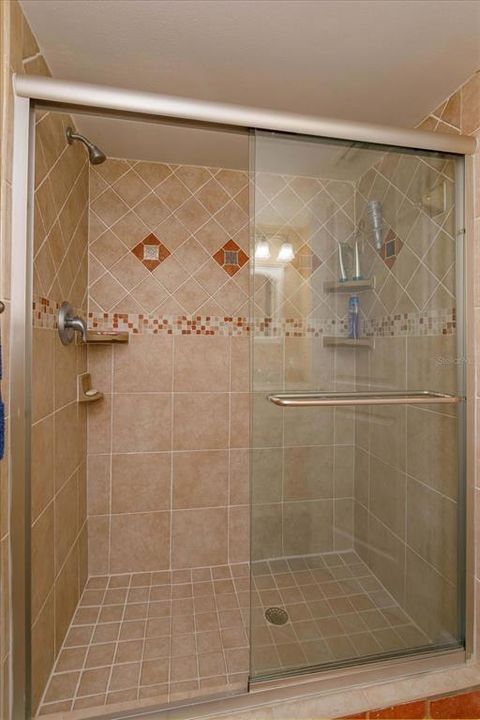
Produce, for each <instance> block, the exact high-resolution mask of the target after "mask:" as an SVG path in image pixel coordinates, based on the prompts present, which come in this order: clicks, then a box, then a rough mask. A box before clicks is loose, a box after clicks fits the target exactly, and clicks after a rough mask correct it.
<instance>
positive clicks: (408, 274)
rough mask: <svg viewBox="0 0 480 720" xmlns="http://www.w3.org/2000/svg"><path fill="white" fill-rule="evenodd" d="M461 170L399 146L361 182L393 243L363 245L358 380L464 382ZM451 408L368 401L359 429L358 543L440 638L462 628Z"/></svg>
mask: <svg viewBox="0 0 480 720" xmlns="http://www.w3.org/2000/svg"><path fill="white" fill-rule="evenodd" d="M453 177H454V163H453V161H452V160H446V159H437V158H423V159H422V158H417V157H414V156H413V155H400V154H389V155H386V156H385V157H384V158H383V160H381V161H380V162H378V163H376V165H375V166H373V167H372V168H371V169H370V170H369V171H368V172H367V173H365V174H364V176H363V177H362V178H361V179H360V180H359V182H358V184H357V192H356V196H355V202H356V213H357V218H358V220H359V222H360V223H361V222H362V219H363V222H364V224H365V226H366V227H367V228H368V218H367V214H366V203H367V202H368V201H369V200H372V199H376V200H380V201H381V203H382V209H383V216H384V221H385V228H384V234H385V243H384V245H383V247H382V250H381V251H380V252H377V251H375V249H374V248H373V245H372V244H370V243H368V242H365V245H364V247H363V263H364V271H365V270H366V274H368V275H369V276H371V277H375V289H374V290H371V291H368V292H365V293H362V295H361V299H360V305H361V309H362V312H363V323H364V332H365V334H367V335H369V336H371V337H373V338H374V348H373V349H372V350H371V351H360V350H359V351H357V355H358V357H357V387H358V389H366V390H375V391H378V392H383V391H385V390H405V389H409V390H422V389H428V390H434V391H438V392H446V393H455V392H456V387H457V377H456V375H457V362H456V360H455V359H456V358H457V350H456V329H455V327H456V326H455V296H454V293H455V235H454V233H455V217H454V210H453V208H454V183H453ZM435 188H436V189H437V190H436V192H435ZM445 407H447V406H445ZM441 408H442V406H438V405H437V406H431V407H429V406H417V407H414V406H409V407H404V406H399V407H394V406H392V407H375V408H371V409H360V408H358V409H357V413H356V436H355V446H356V447H355V547H356V549H357V551H358V552H359V554H360V555H361V557H362V558H363V559H364V560H365V561H366V562H367V563H368V564H369V566H370V567H371V568H372V570H373V571H374V572H375V574H376V575H377V577H378V578H379V579H380V580H381V581H382V583H383V584H384V585H385V587H386V588H387V589H388V590H389V591H390V592H391V593H392V594H393V596H394V597H395V598H396V600H397V601H398V602H399V603H400V604H401V605H402V607H404V608H405V610H406V611H407V612H408V613H409V614H410V615H411V617H413V618H414V619H415V620H416V621H417V622H418V624H419V625H420V626H421V627H422V628H423V629H425V630H426V632H427V634H429V635H430V636H431V637H435V638H436V639H437V640H438V639H439V638H440V636H441V635H442V634H443V635H444V637H446V636H447V635H448V633H451V634H452V635H453V634H454V633H455V629H456V628H455V625H454V623H455V621H456V592H457V589H456V570H457V567H456V564H457V557H456V550H455V548H456V532H457V472H458V471H457V419H456V416H455V413H454V412H453V414H452V410H451V409H449V410H446V411H443V410H442V409H441ZM407 448H408V452H407ZM434 588H435V590H433V589H434ZM427 598H429V599H428V600H427ZM432 602H434V603H437V604H438V607H436V608H432Z"/></svg>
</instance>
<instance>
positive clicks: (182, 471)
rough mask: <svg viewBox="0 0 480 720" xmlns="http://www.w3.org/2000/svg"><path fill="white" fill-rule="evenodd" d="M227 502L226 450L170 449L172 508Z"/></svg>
mask: <svg viewBox="0 0 480 720" xmlns="http://www.w3.org/2000/svg"><path fill="white" fill-rule="evenodd" d="M227 504H228V452H227V451H226V450H208V451H201V452H198V451H197V452H175V453H173V508H174V509H182V508H198V507H213V506H225V505H227Z"/></svg>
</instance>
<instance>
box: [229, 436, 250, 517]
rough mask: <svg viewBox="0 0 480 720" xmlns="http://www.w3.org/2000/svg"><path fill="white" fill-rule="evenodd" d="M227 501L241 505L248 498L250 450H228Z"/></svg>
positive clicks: (247, 500)
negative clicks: (228, 476)
mask: <svg viewBox="0 0 480 720" xmlns="http://www.w3.org/2000/svg"><path fill="white" fill-rule="evenodd" d="M229 493H230V496H229V503H230V504H231V505H243V504H245V503H248V502H249V500H250V450H248V449H247V450H237V449H231V450H230V488H229Z"/></svg>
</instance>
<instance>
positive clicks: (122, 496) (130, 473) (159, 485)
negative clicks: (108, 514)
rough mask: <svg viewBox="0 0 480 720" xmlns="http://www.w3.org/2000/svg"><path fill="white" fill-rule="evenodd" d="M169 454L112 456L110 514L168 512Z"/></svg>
mask: <svg viewBox="0 0 480 720" xmlns="http://www.w3.org/2000/svg"><path fill="white" fill-rule="evenodd" d="M171 475H172V460H171V454H170V453H132V454H114V455H113V456H112V506H111V507H112V513H133V512H153V511H155V510H169V509H170V488H171Z"/></svg>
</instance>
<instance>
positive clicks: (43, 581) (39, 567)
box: [32, 503, 55, 620]
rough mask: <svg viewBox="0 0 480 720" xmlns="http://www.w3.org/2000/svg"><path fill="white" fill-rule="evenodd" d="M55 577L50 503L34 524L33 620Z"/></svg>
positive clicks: (51, 506) (52, 514) (52, 521)
mask: <svg viewBox="0 0 480 720" xmlns="http://www.w3.org/2000/svg"><path fill="white" fill-rule="evenodd" d="M54 577H55V568H54V512H53V503H50V505H48V507H47V508H46V509H45V510H44V512H43V513H42V514H41V515H40V517H39V518H38V519H37V521H36V522H35V523H34V524H33V526H32V618H33V620H35V618H36V617H37V615H38V612H39V610H40V608H41V606H42V604H43V602H44V601H45V598H46V597H47V595H48V593H49V592H50V590H51V587H52V585H53V580H54Z"/></svg>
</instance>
